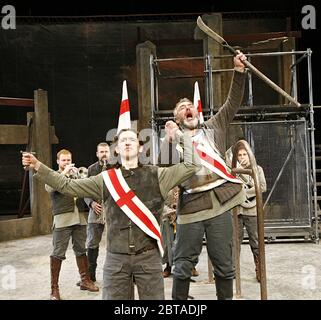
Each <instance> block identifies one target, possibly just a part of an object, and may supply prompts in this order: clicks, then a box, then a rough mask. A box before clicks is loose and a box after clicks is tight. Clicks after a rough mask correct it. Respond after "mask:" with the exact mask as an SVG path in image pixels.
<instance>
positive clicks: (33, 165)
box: [21, 152, 41, 170]
mask: <svg viewBox="0 0 321 320" xmlns="http://www.w3.org/2000/svg"><path fill="white" fill-rule="evenodd" d="M21 161H22V165H23V167H24V168H25V169H27V170H28V169H35V170H38V169H39V167H40V164H41V162H40V161H39V160H38V159H37V158H36V157H35V156H34V155H33V154H32V153H29V152H22V159H21Z"/></svg>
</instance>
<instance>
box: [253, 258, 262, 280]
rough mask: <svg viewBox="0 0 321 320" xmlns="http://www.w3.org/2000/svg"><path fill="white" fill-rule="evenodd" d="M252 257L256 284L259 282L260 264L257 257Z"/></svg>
mask: <svg viewBox="0 0 321 320" xmlns="http://www.w3.org/2000/svg"><path fill="white" fill-rule="evenodd" d="M253 257H254V263H255V275H256V280H257V282H260V281H261V272H260V262H259V256H257V255H253Z"/></svg>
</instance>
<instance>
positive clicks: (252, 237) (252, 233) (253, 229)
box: [238, 214, 259, 256]
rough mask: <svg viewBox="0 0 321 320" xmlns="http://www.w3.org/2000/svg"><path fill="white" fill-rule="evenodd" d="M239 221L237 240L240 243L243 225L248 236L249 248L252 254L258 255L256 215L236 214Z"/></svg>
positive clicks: (242, 235)
mask: <svg viewBox="0 0 321 320" xmlns="http://www.w3.org/2000/svg"><path fill="white" fill-rule="evenodd" d="M238 222H239V229H238V230H239V241H240V244H241V243H242V241H243V238H244V229H243V228H244V227H245V229H246V232H247V234H248V236H249V243H250V246H251V250H252V253H253V255H255V256H258V255H259V237H258V233H257V217H256V216H246V215H243V214H239V215H238Z"/></svg>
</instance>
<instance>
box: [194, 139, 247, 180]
mask: <svg viewBox="0 0 321 320" xmlns="http://www.w3.org/2000/svg"><path fill="white" fill-rule="evenodd" d="M193 145H194V146H195V150H196V152H197V154H198V156H199V157H200V161H201V164H202V165H203V166H204V167H206V168H207V169H209V170H210V171H212V172H214V173H216V174H217V175H218V176H220V177H221V178H223V179H225V180H227V181H230V182H234V183H242V181H240V180H239V179H237V178H236V177H235V176H233V175H232V174H231V173H230V171H229V169H228V167H227V165H226V164H225V161H224V160H223V159H222V158H221V157H220V156H219V155H218V154H217V152H215V151H214V150H213V149H212V148H211V147H210V146H208V147H206V145H205V144H204V143H200V142H198V141H196V139H195V140H194V141H193Z"/></svg>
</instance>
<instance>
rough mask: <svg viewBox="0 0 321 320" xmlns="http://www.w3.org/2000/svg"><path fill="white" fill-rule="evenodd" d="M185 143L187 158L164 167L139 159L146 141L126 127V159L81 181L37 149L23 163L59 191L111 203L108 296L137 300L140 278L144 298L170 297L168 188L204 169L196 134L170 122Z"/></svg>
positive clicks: (121, 147) (122, 141)
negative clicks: (163, 229) (165, 264)
mask: <svg viewBox="0 0 321 320" xmlns="http://www.w3.org/2000/svg"><path fill="white" fill-rule="evenodd" d="M166 127H167V130H168V131H169V132H170V133H171V135H172V136H173V137H175V141H176V142H177V143H180V144H181V145H182V147H183V148H184V162H182V163H180V164H177V165H174V166H171V167H168V168H159V167H156V166H151V165H141V164H139V161H138V155H139V152H142V148H143V146H142V143H141V142H140V141H139V139H138V134H137V132H135V131H134V130H131V129H125V130H122V131H120V132H119V134H118V136H117V137H116V139H115V143H116V146H115V151H116V152H117V153H118V154H119V157H120V161H119V164H118V165H117V167H115V168H112V169H110V170H107V171H105V172H103V173H100V174H98V175H96V176H92V177H89V178H85V179H80V180H71V179H68V178H66V177H64V176H62V175H59V174H57V173H55V172H54V171H52V170H51V169H49V168H48V167H46V166H45V165H43V164H42V163H41V162H40V161H38V160H37V159H36V158H35V157H34V156H33V155H32V154H30V153H24V154H23V155H22V164H23V165H24V166H28V167H29V168H31V169H34V170H36V171H37V174H36V175H35V177H37V178H39V179H40V180H41V181H43V182H45V183H46V184H48V185H51V186H52V187H54V188H55V189H57V190H59V192H61V193H64V194H68V195H72V196H79V197H90V198H92V199H103V201H104V206H105V208H106V224H107V254H106V260H105V265H104V279H103V299H108V300H127V299H132V298H133V296H132V283H133V280H135V283H136V285H137V289H138V295H139V299H143V300H146V299H150V300H161V299H164V280H163V275H162V263H161V255H162V254H163V248H162V239H161V236H160V228H159V223H160V219H161V213H162V211H163V206H164V202H165V198H166V197H167V194H168V192H169V191H170V190H171V189H172V188H174V187H175V186H177V185H179V184H181V183H182V182H183V181H184V180H186V179H188V178H189V177H191V176H192V175H194V174H195V173H196V172H197V170H199V169H200V165H199V164H198V163H197V159H198V157H197V156H196V154H194V152H193V146H192V142H191V140H190V138H189V137H188V136H186V140H187V142H185V143H183V141H184V138H185V136H184V135H183V134H182V132H181V131H179V130H178V126H177V125H176V124H175V123H173V122H168V123H167V124H166Z"/></svg>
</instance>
